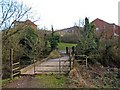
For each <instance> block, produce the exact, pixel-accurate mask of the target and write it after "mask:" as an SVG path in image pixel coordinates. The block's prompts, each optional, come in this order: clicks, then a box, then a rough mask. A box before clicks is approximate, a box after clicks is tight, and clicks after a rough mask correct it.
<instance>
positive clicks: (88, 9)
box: [18, 0, 119, 29]
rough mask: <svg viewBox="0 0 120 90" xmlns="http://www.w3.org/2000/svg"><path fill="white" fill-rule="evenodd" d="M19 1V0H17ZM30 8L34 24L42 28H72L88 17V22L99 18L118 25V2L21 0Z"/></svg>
mask: <svg viewBox="0 0 120 90" xmlns="http://www.w3.org/2000/svg"><path fill="white" fill-rule="evenodd" d="M18 1H21V0H18ZM23 2H24V4H26V5H27V6H31V7H32V12H33V14H34V15H35V17H40V19H39V21H38V22H36V24H37V25H38V26H39V27H40V28H42V27H44V26H45V27H46V28H48V29H50V28H51V25H53V26H54V29H62V28H67V27H72V26H74V23H78V22H79V19H84V18H85V17H89V19H90V21H92V20H94V19H96V18H100V19H102V20H105V21H107V22H109V23H115V24H118V2H119V0H23Z"/></svg>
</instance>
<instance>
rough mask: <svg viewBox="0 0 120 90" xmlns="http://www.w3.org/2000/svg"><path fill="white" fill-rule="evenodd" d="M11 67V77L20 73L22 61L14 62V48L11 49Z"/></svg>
mask: <svg viewBox="0 0 120 90" xmlns="http://www.w3.org/2000/svg"><path fill="white" fill-rule="evenodd" d="M10 68H11V79H13V77H14V76H16V75H19V74H20V61H18V62H16V63H14V62H13V49H12V48H11V49H10Z"/></svg>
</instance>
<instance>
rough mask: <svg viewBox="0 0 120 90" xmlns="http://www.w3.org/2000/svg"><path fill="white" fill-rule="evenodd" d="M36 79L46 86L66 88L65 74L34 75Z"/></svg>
mask: <svg viewBox="0 0 120 90" xmlns="http://www.w3.org/2000/svg"><path fill="white" fill-rule="evenodd" d="M36 78H37V80H38V81H40V84H42V86H45V87H46V88H67V81H68V80H67V77H66V76H65V75H61V76H58V75H54V74H52V75H46V74H44V75H36Z"/></svg>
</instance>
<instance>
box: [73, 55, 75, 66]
mask: <svg viewBox="0 0 120 90" xmlns="http://www.w3.org/2000/svg"><path fill="white" fill-rule="evenodd" d="M74 66H75V54H73V67H74Z"/></svg>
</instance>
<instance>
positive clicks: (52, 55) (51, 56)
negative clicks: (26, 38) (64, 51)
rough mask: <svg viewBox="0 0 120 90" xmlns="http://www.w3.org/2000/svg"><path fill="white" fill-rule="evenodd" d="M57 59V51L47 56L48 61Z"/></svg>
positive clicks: (58, 54) (58, 55)
mask: <svg viewBox="0 0 120 90" xmlns="http://www.w3.org/2000/svg"><path fill="white" fill-rule="evenodd" d="M59 57H60V53H59V52H58V51H57V50H53V51H52V52H51V53H50V55H49V56H48V59H54V58H59Z"/></svg>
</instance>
